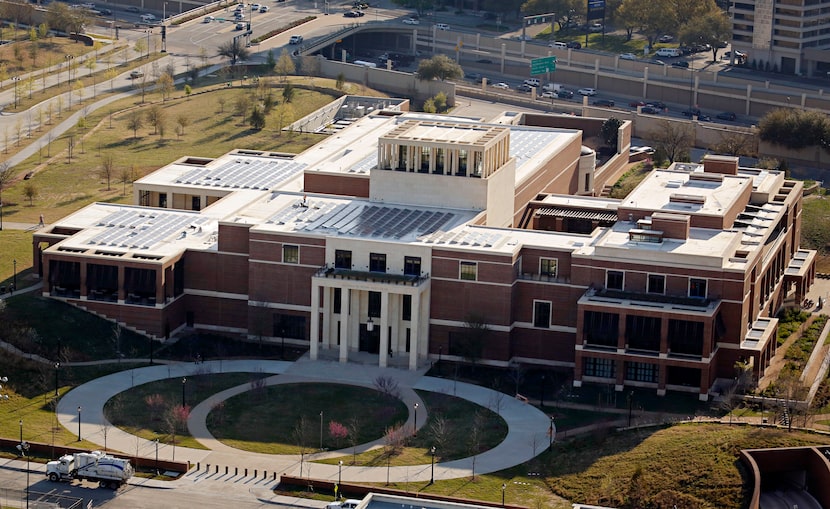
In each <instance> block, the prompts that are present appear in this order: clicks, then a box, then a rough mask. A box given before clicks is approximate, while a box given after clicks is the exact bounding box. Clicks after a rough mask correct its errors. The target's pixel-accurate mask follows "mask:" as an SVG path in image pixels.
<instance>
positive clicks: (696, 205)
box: [621, 170, 752, 216]
mask: <svg viewBox="0 0 830 509" xmlns="http://www.w3.org/2000/svg"><path fill="white" fill-rule="evenodd" d="M695 173H702V172H685V171H672V170H654V171H652V172H651V174H649V175H648V176H647V177H646V178H645V179H643V181H642V182H641V183H640V185H638V186H637V187H636V188H635V189H634V190H633V191H632V192H631V193H630V194H629V195H628V196H627V197H626V198H625V199H624V200H623V201H622V204H621V206H623V207H626V208H636V209H645V210H651V211H663V212H682V213H683V214H689V215H699V214H705V215H713V216H723V215H724V214H725V213H726V212H727V211H728V210H730V209H731V208H732V207H733V205H734V204H735V202H736V200H737V199H738V196H739V195H740V191H741V190H742V189H743V188H744V187H746V186H748V185H751V184H752V179H751V178H750V177H749V176H744V175H738V176H735V175H722V176H721V175H720V174H706V175H707V176H710V177H712V180H702V179H701V180H698V179H697V178H696V177H693V176H692V175H694V174H695Z"/></svg>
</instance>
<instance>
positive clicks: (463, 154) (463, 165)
mask: <svg viewBox="0 0 830 509" xmlns="http://www.w3.org/2000/svg"><path fill="white" fill-rule="evenodd" d="M467 157H468V156H467V151H466V150H464V149H461V150H459V151H458V170H457V171H456V172H455V174H456V175H459V176H462V177H463V176H465V175H467Z"/></svg>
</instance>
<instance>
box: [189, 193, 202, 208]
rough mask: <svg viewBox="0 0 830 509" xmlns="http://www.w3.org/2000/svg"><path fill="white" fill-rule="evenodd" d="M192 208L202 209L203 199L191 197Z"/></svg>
mask: <svg viewBox="0 0 830 509" xmlns="http://www.w3.org/2000/svg"><path fill="white" fill-rule="evenodd" d="M190 210H202V199H201V198H200V197H198V196H191V197H190Z"/></svg>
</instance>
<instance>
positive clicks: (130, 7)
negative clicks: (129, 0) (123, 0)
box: [124, 5, 141, 12]
mask: <svg viewBox="0 0 830 509" xmlns="http://www.w3.org/2000/svg"><path fill="white" fill-rule="evenodd" d="M124 10H126V11H127V12H141V9H139V8H138V7H136V6H134V5H131V6H129V7H127V8H126V9H124Z"/></svg>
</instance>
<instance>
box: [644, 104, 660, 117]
mask: <svg viewBox="0 0 830 509" xmlns="http://www.w3.org/2000/svg"><path fill="white" fill-rule="evenodd" d="M661 111H662V110H661V109H659V108H655V107H654V106H643V107H642V108H640V113H645V114H647V115H659V114H660V112H661Z"/></svg>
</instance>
